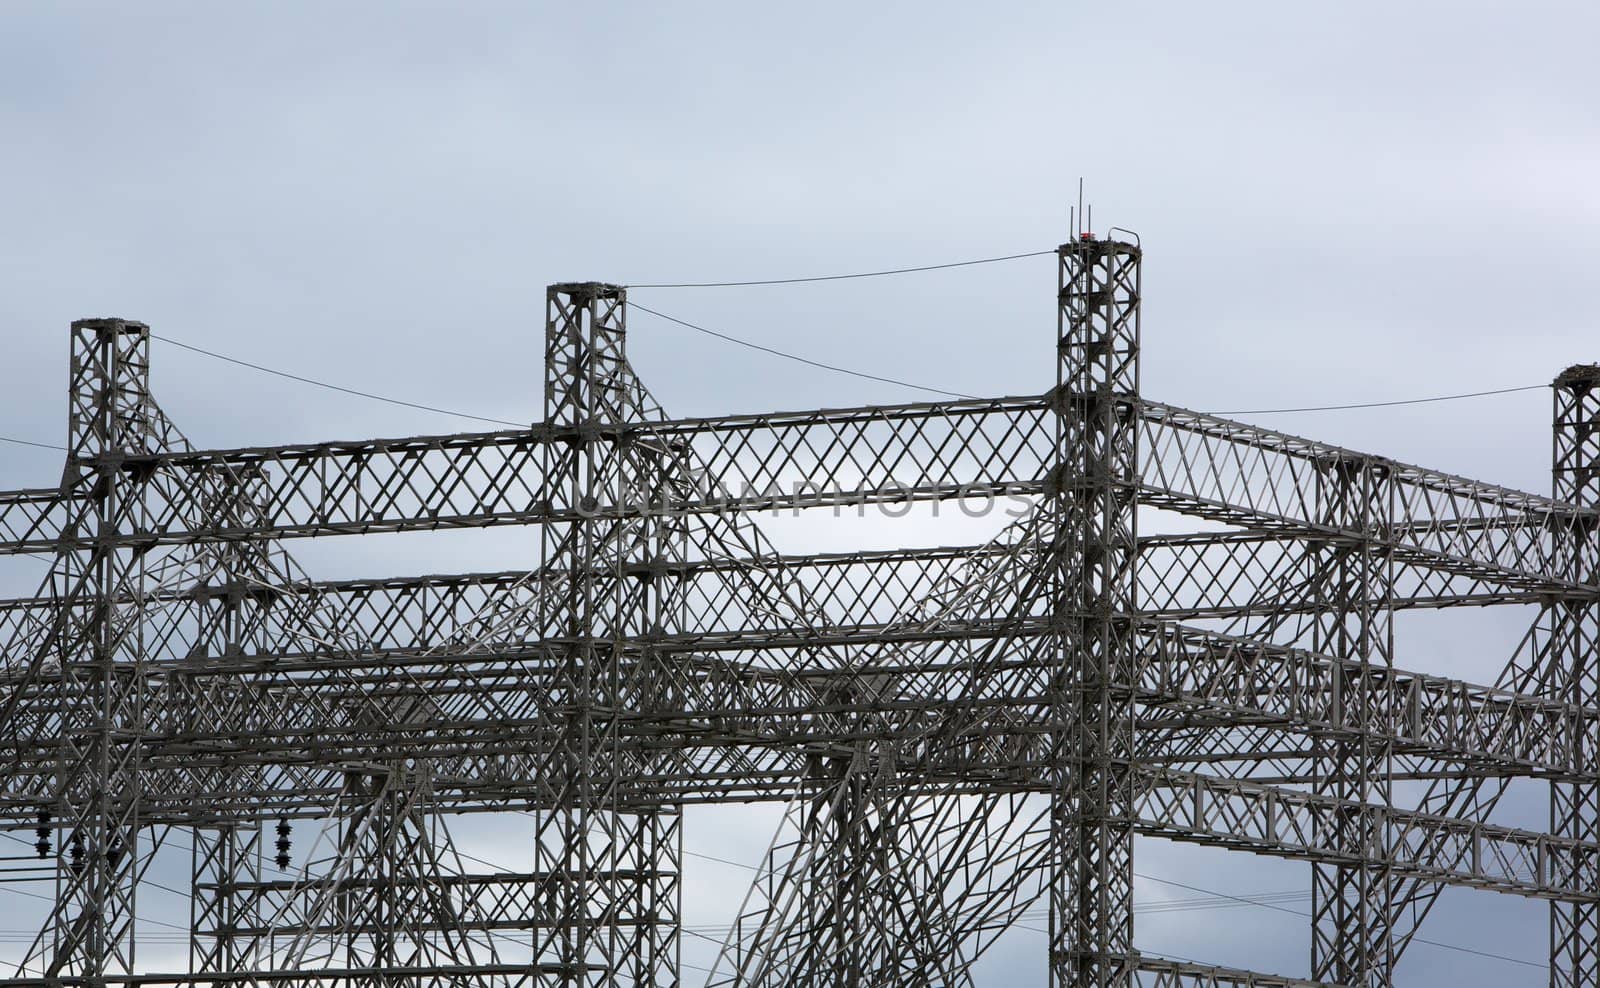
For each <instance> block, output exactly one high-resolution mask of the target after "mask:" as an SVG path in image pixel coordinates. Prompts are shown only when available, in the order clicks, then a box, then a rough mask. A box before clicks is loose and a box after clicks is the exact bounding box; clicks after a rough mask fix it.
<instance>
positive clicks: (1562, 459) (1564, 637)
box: [1546, 364, 1600, 988]
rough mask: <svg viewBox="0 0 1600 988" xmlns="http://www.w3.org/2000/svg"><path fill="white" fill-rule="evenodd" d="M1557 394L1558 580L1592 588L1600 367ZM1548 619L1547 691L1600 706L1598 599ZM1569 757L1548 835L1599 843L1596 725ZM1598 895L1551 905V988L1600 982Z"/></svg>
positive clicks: (1597, 564)
mask: <svg viewBox="0 0 1600 988" xmlns="http://www.w3.org/2000/svg"><path fill="white" fill-rule="evenodd" d="M1554 390H1555V416H1554V425H1555V428H1554V433H1555V442H1554V462H1553V470H1552V474H1553V481H1554V493H1555V496H1556V498H1557V499H1558V500H1562V501H1566V502H1569V503H1571V504H1573V505H1576V506H1578V507H1579V508H1581V509H1584V510H1583V513H1581V514H1580V515H1578V516H1577V517H1576V518H1575V519H1574V520H1573V522H1572V524H1570V525H1567V526H1564V527H1560V528H1558V529H1557V530H1556V532H1555V537H1556V539H1557V547H1558V550H1559V551H1558V552H1557V559H1558V561H1559V562H1558V564H1564V570H1565V571H1564V572H1562V573H1560V574H1559V575H1561V576H1563V577H1565V578H1567V579H1569V580H1572V581H1574V582H1577V583H1583V584H1585V585H1587V586H1588V587H1590V588H1593V587H1596V586H1600V366H1596V365H1593V364H1588V365H1582V366H1577V367H1569V368H1567V369H1566V370H1565V371H1563V372H1562V373H1561V376H1559V377H1557V378H1556V380H1555V388H1554ZM1550 616H1551V642H1550V645H1551V647H1550V660H1551V665H1552V668H1551V669H1550V670H1549V676H1548V679H1547V680H1546V685H1547V689H1548V691H1549V693H1550V694H1551V696H1552V697H1554V698H1557V699H1560V700H1563V701H1565V702H1568V703H1573V704H1577V705H1580V706H1582V707H1585V708H1589V709H1593V708H1594V707H1596V706H1600V601H1597V600H1596V598H1595V596H1594V595H1593V594H1592V593H1591V594H1589V595H1586V596H1585V597H1584V598H1583V599H1581V600H1574V599H1570V598H1567V599H1561V600H1558V601H1556V602H1555V603H1554V605H1553V606H1552V608H1551V611H1550ZM1575 733H1578V731H1576V730H1575ZM1573 752H1574V755H1575V757H1576V759H1577V762H1578V764H1579V765H1580V766H1581V767H1582V768H1583V770H1584V772H1585V774H1586V775H1587V776H1588V778H1586V779H1585V780H1584V781H1582V782H1578V783H1554V784H1552V785H1551V787H1550V833H1552V834H1555V835H1557V836H1561V837H1568V838H1573V839H1577V840H1583V841H1590V842H1594V841H1600V778H1597V777H1596V776H1597V774H1600V738H1596V736H1595V732H1594V730H1593V722H1591V723H1590V725H1589V727H1588V728H1587V729H1582V733H1578V736H1577V737H1575V738H1574V739H1573ZM1562 877H1563V878H1565V877H1567V876H1562ZM1595 894H1596V898H1595V899H1594V900H1593V901H1590V902H1586V903H1582V904H1576V903H1552V904H1551V906H1550V984H1551V985H1552V986H1553V988H1578V986H1580V985H1582V986H1586V988H1593V986H1594V985H1596V984H1600V889H1597V890H1596V893H1595Z"/></svg>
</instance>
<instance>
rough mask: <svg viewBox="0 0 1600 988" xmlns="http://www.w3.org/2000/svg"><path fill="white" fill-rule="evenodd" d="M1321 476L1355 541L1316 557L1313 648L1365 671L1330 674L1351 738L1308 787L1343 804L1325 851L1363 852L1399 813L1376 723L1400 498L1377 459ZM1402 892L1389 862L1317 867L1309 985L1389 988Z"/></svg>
mask: <svg viewBox="0 0 1600 988" xmlns="http://www.w3.org/2000/svg"><path fill="white" fill-rule="evenodd" d="M1317 478H1318V482H1319V484H1320V485H1321V491H1320V494H1321V500H1322V503H1323V505H1324V507H1325V511H1326V522H1327V524H1328V525H1329V526H1330V527H1332V528H1337V529H1341V530H1343V531H1345V532H1348V533H1353V535H1352V536H1351V540H1350V541H1344V542H1338V543H1333V544H1328V545H1324V546H1323V547H1322V548H1321V552H1322V553H1323V555H1324V561H1323V569H1322V576H1323V580H1322V583H1321V588H1322V594H1323V599H1322V600H1321V601H1320V603H1321V605H1322V606H1321V607H1319V608H1318V611H1317V614H1316V623H1315V628H1314V641H1313V642H1312V648H1313V649H1314V650H1315V651H1317V652H1320V653H1322V654H1326V655H1333V656H1337V657H1339V658H1342V659H1349V660H1354V661H1355V662H1357V663H1359V664H1358V665H1356V666H1353V667H1352V666H1349V665H1343V666H1341V667H1339V668H1338V669H1337V670H1336V671H1335V673H1334V675H1336V676H1338V677H1339V684H1338V686H1339V688H1338V694H1337V699H1336V704H1337V706H1336V715H1337V717H1338V721H1339V724H1340V726H1341V728H1343V729H1344V730H1345V731H1347V732H1349V734H1350V737H1349V739H1340V740H1337V741H1334V742H1332V743H1329V744H1324V745H1319V746H1318V748H1319V751H1318V757H1317V759H1316V762H1315V765H1316V769H1315V771H1316V775H1315V778H1314V780H1313V788H1314V789H1315V791H1316V792H1318V793H1319V794H1323V795H1327V796H1332V797H1335V798H1338V799H1341V800H1345V801H1346V803H1347V806H1346V808H1345V809H1343V810H1341V811H1339V812H1338V813H1336V814H1334V822H1333V825H1332V826H1333V828H1334V833H1332V834H1330V835H1328V841H1327V843H1328V846H1330V847H1336V848H1340V849H1344V850H1348V851H1350V852H1352V853H1353V854H1360V853H1361V852H1362V851H1363V850H1364V849H1368V848H1381V847H1388V846H1389V841H1388V840H1387V836H1386V835H1385V834H1383V833H1382V832H1381V827H1382V826H1383V824H1382V822H1381V820H1380V818H1379V816H1378V815H1377V814H1375V813H1374V812H1373V811H1372V808H1373V807H1382V806H1390V805H1392V804H1393V792H1392V786H1391V783H1390V776H1391V774H1392V772H1393V759H1394V748H1393V745H1392V744H1391V743H1389V742H1388V741H1386V740H1385V738H1387V737H1389V736H1392V735H1393V734H1394V731H1393V730H1392V725H1390V724H1387V723H1383V722H1382V721H1381V720H1380V718H1381V717H1383V716H1384V712H1383V711H1384V709H1385V708H1384V705H1382V704H1381V703H1379V702H1378V699H1377V696H1378V691H1377V690H1375V689H1374V679H1373V673H1374V671H1381V670H1384V669H1388V668H1392V666H1393V664H1394V662H1393V657H1394V621H1393V618H1394V614H1393V600H1392V598H1393V594H1392V588H1393V586H1394V572H1393V560H1392V557H1391V554H1390V553H1389V552H1387V551H1386V550H1385V544H1386V539H1387V535H1388V528H1389V519H1390V518H1392V517H1393V516H1394V504H1393V498H1394V493H1393V487H1392V485H1391V484H1390V483H1389V480H1390V470H1389V468H1388V466H1387V464H1386V463H1384V462H1383V461H1382V460H1377V459H1374V458H1371V457H1364V456H1357V455H1349V456H1345V455H1335V456H1330V457H1328V458H1327V459H1325V460H1323V461H1322V462H1321V463H1320V464H1319V470H1318V473H1317ZM1398 891H1399V890H1398V887H1397V884H1396V881H1395V878H1394V875H1393V870H1392V868H1391V867H1390V865H1389V864H1387V863H1383V864H1379V865H1377V866H1361V865H1342V864H1341V865H1321V864H1318V865H1313V866H1312V883H1311V892H1312V909H1311V912H1312V932H1311V973H1312V978H1313V979H1315V980H1319V981H1328V982H1334V983H1337V984H1341V985H1350V986H1352V988H1368V986H1372V988H1377V986H1388V985H1391V984H1393V978H1394V960H1395V952H1394V943H1393V936H1392V931H1391V926H1392V919H1393V914H1392V909H1391V905H1390V904H1391V903H1394V902H1395V901H1396V900H1397V899H1398Z"/></svg>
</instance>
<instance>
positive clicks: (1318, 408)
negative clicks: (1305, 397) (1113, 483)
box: [1213, 384, 1550, 415]
mask: <svg viewBox="0 0 1600 988" xmlns="http://www.w3.org/2000/svg"><path fill="white" fill-rule="evenodd" d="M1549 386H1550V385H1548V384H1525V385H1523V386H1522V387H1520V388H1496V389H1495V390H1493V391H1469V392H1467V393H1466V394H1459V395H1436V396H1434V397H1432V398H1404V399H1401V400H1399V401H1358V402H1353V403H1351V404H1348V405H1308V406H1306V407H1304V408H1247V409H1245V410H1243V411H1238V412H1214V413H1213V414H1215V415H1282V414H1284V413H1287V412H1337V411H1343V410H1345V409H1347V408H1390V407H1393V406H1395V405H1425V404H1427V403H1428V402H1430V401H1456V400H1458V399H1461V398H1485V397H1488V396H1489V395H1508V394H1513V393H1515V392H1517V391H1541V390H1543V389H1545V388H1548V387H1549Z"/></svg>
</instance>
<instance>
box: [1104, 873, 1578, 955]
mask: <svg viewBox="0 0 1600 988" xmlns="http://www.w3.org/2000/svg"><path fill="white" fill-rule="evenodd" d="M1133 874H1134V877H1136V878H1143V879H1144V880H1145V881H1148V882H1159V883H1160V884H1162V885H1171V886H1174V887H1176V888H1180V889H1188V890H1189V891H1190V892H1200V893H1203V894H1205V895H1215V896H1219V897H1221V898H1224V899H1233V900H1235V901H1238V902H1242V903H1246V904H1248V905H1252V906H1260V907H1261V908H1263V909H1271V910H1273V911H1275V912H1280V913H1288V914H1289V915H1291V916H1300V917H1303V918H1306V919H1310V918H1312V917H1311V914H1310V913H1308V912H1305V911H1303V910H1300V909H1290V908H1289V907H1287V906H1280V905H1276V904H1274V903H1271V902H1259V901H1256V900H1254V899H1247V898H1245V897H1244V896H1240V895H1229V894H1228V893H1226V892H1218V891H1217V890H1215V889H1205V888H1201V887H1200V886H1198V885H1186V884H1184V883H1183V882H1175V881H1173V880H1172V879H1170V878H1157V877H1156V876H1154V875H1145V874H1141V873H1139V872H1137V871H1136V872H1134V873H1133ZM1411 939H1413V940H1415V941H1416V942H1417V943H1425V944H1427V945H1428V946H1430V947H1441V948H1443V949H1445V950H1459V951H1461V952H1462V953H1464V954H1475V955H1477V956H1478V957H1488V958H1491V959H1492V960H1497V961H1507V962H1509V963H1512V964H1521V965H1523V966H1524V967H1536V968H1538V969H1540V970H1541V971H1542V970H1545V969H1547V968H1548V967H1549V965H1548V964H1540V963H1539V962H1538V961H1530V960H1525V959H1524V958H1521V957H1512V956H1510V955H1509V954H1496V953H1493V952H1491V951H1487V950H1478V949H1476V948H1474V947H1463V946H1462V945H1461V944H1459V943H1444V942H1442V941H1439V940H1428V939H1425V938H1423V937H1419V936H1413V937H1412V938H1411Z"/></svg>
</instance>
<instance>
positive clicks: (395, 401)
mask: <svg viewBox="0 0 1600 988" xmlns="http://www.w3.org/2000/svg"><path fill="white" fill-rule="evenodd" d="M150 336H151V337H152V338H153V339H157V340H160V341H161V342H163V343H170V344H172V345H173V346H175V347H179V348H180V349H184V350H189V351H192V352H194V353H199V354H204V355H205V356H207V357H213V358H215V359H217V360H224V361H227V362H228V363H230V364H238V365H239V366H240V367H248V368H250V369H251V370H258V371H261V372H262V373H263V374H273V375H276V376H278V377H285V378H288V379H289V380H291V381H299V382H300V383H302V384H312V385H315V386H317V387H319V388H327V389H328V390H329V391H339V392H342V393H344V394H347V395H354V396H356V397H357V398H369V399H371V400H372V401H382V402H387V403H388V404H391V405H400V406H402V407H404V408H415V409H417V410H419V411H424V412H436V413H438V414H440V415H454V416H456V417H457V418H463V419H476V420H477V421H479V422H492V423H494V424H495V425H509V426H513V427H515V428H519V429H521V428H525V427H527V425H528V423H526V422H510V421H507V420H506V419H497V418H493V417H491V416H488V415H474V414H472V413H471V412H457V411H453V410H451V409H448V408H439V407H437V406H434V405H423V404H419V403H417V402H414V401H405V400H404V399H401V398H389V397H387V396H385V395H379V394H373V393H372V392H370V391H357V390H356V389H355V388H347V387H345V386H344V385H342V384H330V383H329V382H327V381H318V380H316V379H315V378H310V377H304V376H302V375H300V374H291V373H290V372H289V371H284V370H278V369H277V368H275V367H267V366H265V365H263V364H256V363H251V362H250V361H248V360H241V359H239V358H238V357H230V356H228V355H227V354H225V353H217V352H216V351H215V350H207V349H204V348H203V347H197V346H193V345H191V344H188V343H184V342H182V341H180V340H175V339H173V338H172V337H170V336H162V335H161V334H160V333H151V334H150Z"/></svg>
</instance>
